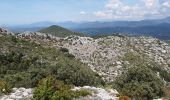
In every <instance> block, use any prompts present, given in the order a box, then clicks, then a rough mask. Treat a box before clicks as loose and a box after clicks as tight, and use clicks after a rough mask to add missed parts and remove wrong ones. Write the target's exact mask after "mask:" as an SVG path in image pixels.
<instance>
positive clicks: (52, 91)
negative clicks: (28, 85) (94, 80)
mask: <svg viewBox="0 0 170 100" xmlns="http://www.w3.org/2000/svg"><path fill="white" fill-rule="evenodd" d="M89 94H90V92H88V91H85V90H82V91H72V90H71V86H70V85H66V84H64V83H63V82H62V81H58V80H56V79H55V78H53V77H47V78H45V79H43V80H41V81H40V82H39V85H38V87H37V88H35V90H34V96H33V97H34V100H72V98H78V97H80V96H86V95H89Z"/></svg>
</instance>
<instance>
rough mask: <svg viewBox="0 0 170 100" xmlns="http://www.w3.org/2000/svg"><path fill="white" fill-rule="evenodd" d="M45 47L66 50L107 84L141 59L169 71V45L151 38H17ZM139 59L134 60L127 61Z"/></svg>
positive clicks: (29, 35) (37, 35)
mask: <svg viewBox="0 0 170 100" xmlns="http://www.w3.org/2000/svg"><path fill="white" fill-rule="evenodd" d="M17 37H20V38H25V39H27V40H31V41H34V42H36V43H39V44H43V45H44V46H45V47H54V48H67V49H68V50H69V53H71V54H73V55H74V56H75V57H76V58H77V59H80V60H81V61H82V62H83V63H86V64H88V66H89V67H90V68H91V69H92V70H93V71H96V72H97V73H99V75H101V76H102V77H103V79H104V80H105V81H107V82H112V81H114V79H115V77H116V76H117V75H120V74H121V73H122V71H124V70H126V69H127V66H128V68H129V67H134V66H135V64H134V62H135V63H136V62H140V61H138V60H140V59H142V60H143V62H144V63H146V64H152V63H155V65H158V66H162V69H163V70H166V71H170V46H169V45H168V44H167V43H166V42H163V41H161V40H159V39H156V38H152V37H127V36H107V37H103V38H97V39H94V38H90V37H80V36H68V37H66V38H59V37H55V36H52V35H48V34H42V33H39V32H34V33H32V32H25V33H22V34H19V35H17ZM133 58H138V59H136V60H135V61H130V59H133Z"/></svg>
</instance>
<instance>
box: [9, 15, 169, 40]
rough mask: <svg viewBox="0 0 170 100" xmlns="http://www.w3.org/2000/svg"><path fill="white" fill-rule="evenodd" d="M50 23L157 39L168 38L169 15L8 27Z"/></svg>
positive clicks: (96, 32) (29, 28)
mask: <svg viewBox="0 0 170 100" xmlns="http://www.w3.org/2000/svg"><path fill="white" fill-rule="evenodd" d="M51 25H59V26H61V27H65V28H68V29H70V30H72V31H76V32H83V33H85V34H87V35H89V36H94V35H101V34H107V35H108V34H113V33H120V34H126V35H133V36H140V35H147V36H153V37H157V38H159V39H165V40H167V39H168V40H169V39H170V17H167V18H164V19H154V20H141V21H109V22H105V21H95V22H71V21H67V22H61V23H55V22H48V21H46V22H38V23H33V24H28V25H20V26H12V27H9V29H10V30H11V31H14V32H23V31H38V30H40V29H43V28H46V27H49V26H51Z"/></svg>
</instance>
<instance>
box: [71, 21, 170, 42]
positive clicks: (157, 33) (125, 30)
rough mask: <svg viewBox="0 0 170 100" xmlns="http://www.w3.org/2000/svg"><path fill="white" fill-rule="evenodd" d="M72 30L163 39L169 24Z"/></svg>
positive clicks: (168, 37)
mask: <svg viewBox="0 0 170 100" xmlns="http://www.w3.org/2000/svg"><path fill="white" fill-rule="evenodd" d="M74 31H78V32H83V33H86V34H88V35H89V36H94V35H101V34H105V35H109V34H113V33H120V34H125V35H132V36H141V35H144V36H153V37H156V38H159V39H163V40H169V39H170V24H168V23H164V24H158V25H148V26H137V27H130V26H129V27H128V26H122V27H120V26H119V27H101V28H80V29H75V30H74Z"/></svg>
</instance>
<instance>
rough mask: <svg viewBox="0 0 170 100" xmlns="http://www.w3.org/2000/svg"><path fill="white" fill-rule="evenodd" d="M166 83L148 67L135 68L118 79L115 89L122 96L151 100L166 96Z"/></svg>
mask: <svg viewBox="0 0 170 100" xmlns="http://www.w3.org/2000/svg"><path fill="white" fill-rule="evenodd" d="M164 86H165V84H164V82H163V81H162V80H161V79H160V78H159V77H158V76H157V75H156V74H155V73H154V72H153V71H152V70H151V69H149V68H147V67H134V68H130V69H128V71H127V72H126V73H123V74H122V75H121V76H119V77H117V79H116V81H115V87H114V88H116V89H117V90H118V92H119V93H120V94H122V95H127V96H129V97H131V98H136V99H137V100H150V99H153V98H157V97H162V96H163V95H164Z"/></svg>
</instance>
